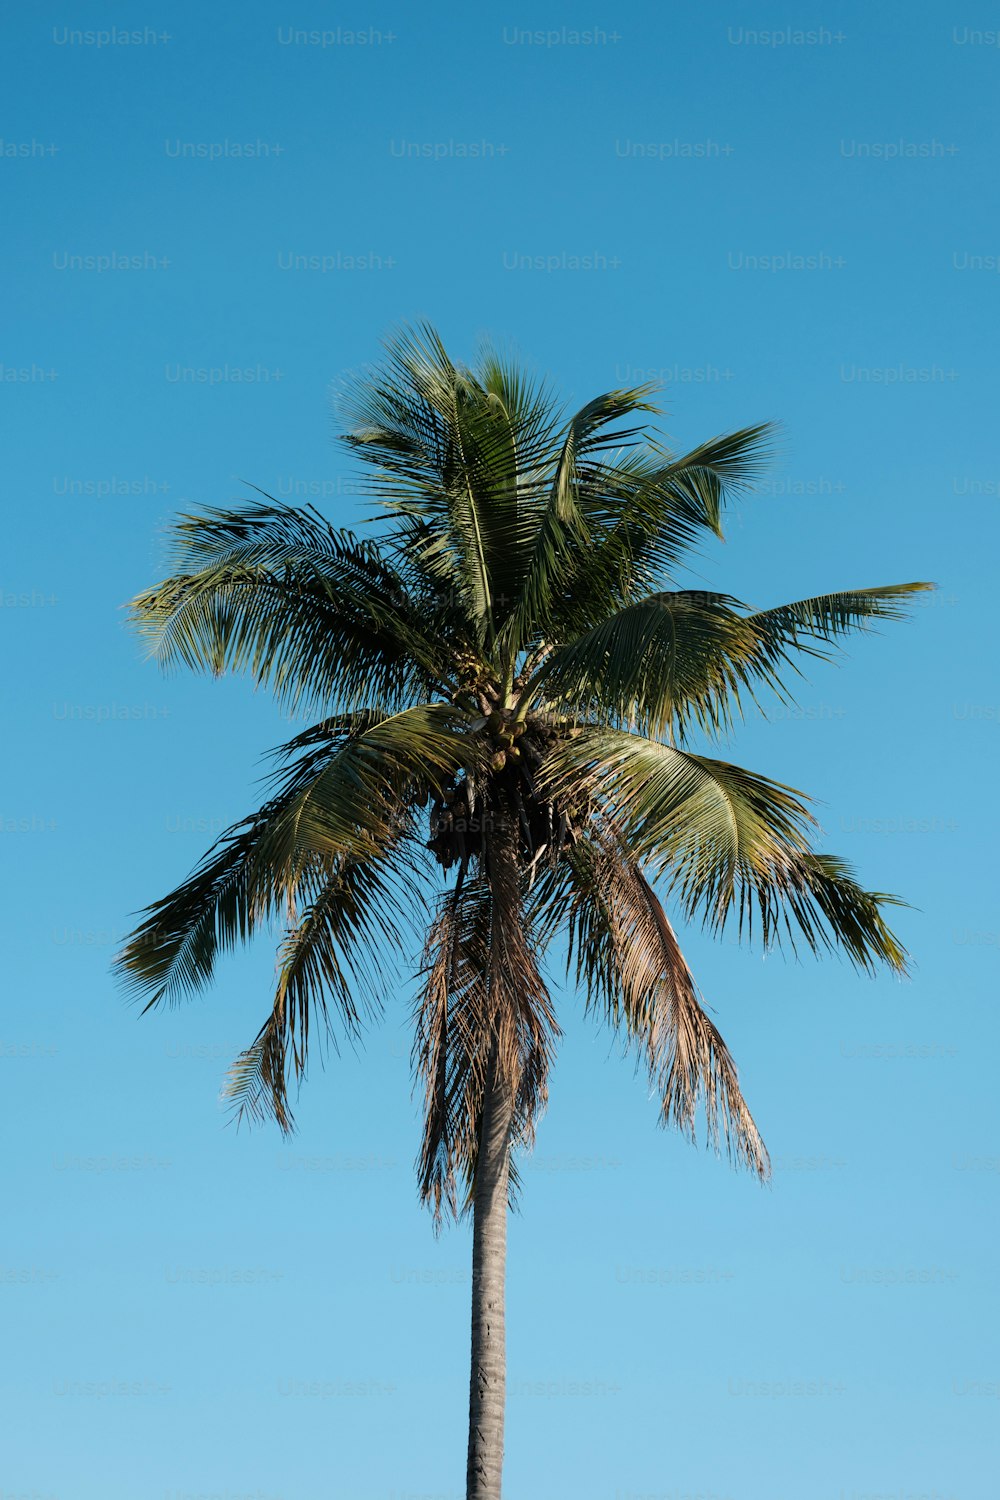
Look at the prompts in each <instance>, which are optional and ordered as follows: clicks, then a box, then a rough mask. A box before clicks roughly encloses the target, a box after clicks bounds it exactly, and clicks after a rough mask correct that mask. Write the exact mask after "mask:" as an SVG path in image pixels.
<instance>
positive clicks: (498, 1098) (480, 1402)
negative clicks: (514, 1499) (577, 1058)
mask: <svg viewBox="0 0 1000 1500" xmlns="http://www.w3.org/2000/svg"><path fill="white" fill-rule="evenodd" d="M510 1126H511V1105H510V1097H509V1093H508V1091H507V1090H506V1088H504V1087H503V1086H501V1085H499V1084H498V1083H497V1081H496V1068H495V1065H491V1067H490V1070H489V1076H488V1079H487V1084H486V1097H485V1099H484V1101H483V1121H482V1136H481V1139H480V1143H479V1157H478V1161H477V1168H476V1186H475V1195H474V1198H473V1209H472V1213H473V1227H472V1378H471V1381H470V1386H469V1462H468V1468H467V1470H466V1481H465V1483H466V1491H465V1493H466V1497H467V1500H500V1483H501V1472H502V1469H503V1424H504V1401H505V1397H506V1387H507V1363H506V1359H507V1356H506V1342H505V1329H504V1282H505V1278H506V1271H507V1179H508V1174H509V1160H510V1158H509V1148H510Z"/></svg>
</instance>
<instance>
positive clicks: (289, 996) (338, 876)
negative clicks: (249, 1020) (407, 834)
mask: <svg viewBox="0 0 1000 1500" xmlns="http://www.w3.org/2000/svg"><path fill="white" fill-rule="evenodd" d="M296 894H297V896H298V898H299V900H302V901H306V902H307V903H308V904H307V905H306V906H305V909H304V910H303V911H302V914H301V916H300V917H299V918H298V920H296V921H295V922H294V925H293V926H291V927H290V928H289V930H288V932H287V933H286V935H285V939H284V942H283V943H282V946H281V949H280V951H279V954H278V984H277V989H276V993H275V998H274V1004H273V1006H272V1009H271V1014H270V1015H269V1016H268V1018H267V1020H266V1021H265V1022H264V1025H263V1026H262V1027H261V1029H260V1031H259V1032H258V1034H257V1037H256V1039H255V1040H254V1042H253V1044H252V1045H251V1046H250V1047H249V1048H248V1049H247V1050H246V1051H245V1052H242V1053H240V1055H239V1057H238V1058H237V1059H236V1061H235V1062H234V1063H233V1065H232V1067H231V1069H230V1071H229V1074H228V1076H227V1079H226V1083H225V1085H224V1087H223V1099H224V1100H225V1101H226V1102H227V1103H228V1104H230V1106H231V1107H232V1108H233V1111H234V1115H235V1119H236V1121H237V1123H239V1122H240V1121H242V1120H258V1121H259V1120H263V1119H265V1118H267V1117H271V1118H273V1119H275V1120H276V1121H277V1123H278V1124H279V1125H280V1126H281V1128H282V1130H283V1131H285V1132H286V1133H288V1132H290V1131H291V1130H292V1129H293V1128H294V1120H293V1116H292V1111H291V1109H290V1107H289V1103H288V1086H287V1073H288V1071H289V1062H291V1065H292V1068H293V1070H294V1073H295V1077H296V1079H297V1080H299V1081H301V1080H302V1078H303V1077H304V1076H305V1071H306V1063H307V1060H308V1055H309V1033H310V1022H311V1019H312V1016H313V1013H314V1012H315V1013H316V1014H317V1016H318V1019H319V1021H320V1022H321V1024H322V1027H323V1035H324V1036H325V1037H327V1038H329V1039H330V1040H331V1041H332V1042H333V1045H334V1047H336V1046H337V1036H336V1029H335V1026H334V1017H333V1016H332V1015H331V1009H332V1010H333V1012H334V1013H335V1015H336V1018H337V1020H338V1021H339V1022H340V1024H341V1025H342V1026H343V1027H344V1030H345V1031H346V1033H347V1034H348V1035H349V1036H351V1037H357V1036H359V1035H360V1033H361V1029H362V1025H363V1021H364V1019H365V1015H367V1017H368V1018H372V1017H377V1016H380V1015H381V1013H382V1004H383V997H384V993H385V991H386V988H387V986H388V984H389V982H390V979H391V972H392V971H391V967H390V964H389V962H388V960H390V959H391V958H392V957H393V956H395V957H396V958H399V957H401V956H402V955H403V954H404V953H405V952H406V943H405V940H404V927H406V928H410V927H412V926H413V924H414V922H415V919H416V917H417V914H419V912H420V909H421V891H420V887H419V885H418V884H417V883H416V882H415V880H414V879H413V870H412V866H411V865H410V864H409V862H408V861H407V860H405V859H401V858H399V855H398V852H397V851H392V853H391V854H390V855H389V856H387V857H381V858H379V857H375V858H372V859H367V860H365V859H359V858H356V857H354V858H347V859H341V860H339V861H338V863H337V866H336V868H335V869H334V871H333V873H332V874H331V873H329V872H328V871H327V870H325V869H324V868H323V867H322V866H317V867H314V868H313V869H312V870H310V871H309V872H308V874H307V875H306V877H305V878H304V879H303V880H302V881H301V882H300V883H299V886H298V888H297V892H296ZM359 1006H360V1007H363V1009H359Z"/></svg>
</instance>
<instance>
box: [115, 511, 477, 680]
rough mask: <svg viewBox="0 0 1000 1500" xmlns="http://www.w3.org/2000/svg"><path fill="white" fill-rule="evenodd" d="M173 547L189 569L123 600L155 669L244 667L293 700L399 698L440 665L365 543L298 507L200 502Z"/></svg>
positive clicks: (436, 645)
mask: <svg viewBox="0 0 1000 1500" xmlns="http://www.w3.org/2000/svg"><path fill="white" fill-rule="evenodd" d="M293 518H294V519H293ZM173 546H174V552H175V561H176V563H177V564H178V565H179V566H180V567H181V568H182V569H185V568H186V569H188V571H180V572H178V573H176V574H174V575H173V576H171V577H169V578H167V579H165V580H164V581H163V582H162V583H160V584H159V585H157V587H156V588H153V589H149V590H147V591H146V592H145V593H143V594H140V595H139V596H138V597H137V598H136V599H134V600H133V601H132V604H131V606H130V608H131V618H132V621H133V623H134V624H135V625H136V627H137V628H138V630H139V632H140V634H142V635H143V636H144V637H145V638H146V640H147V641H148V643H149V646H150V649H151V652H152V654H153V655H155V656H156V658H157V659H158V660H159V661H160V662H161V664H162V665H164V666H171V665H174V664H178V663H179V664H183V665H185V666H187V667H189V668H191V669H193V670H196V671H210V672H213V673H215V674H216V675H219V674H221V673H223V672H225V671H246V672H248V673H249V674H250V675H251V676H252V677H253V678H254V680H255V682H257V683H258V684H260V685H266V686H269V687H271V688H272V689H273V691H274V692H275V694H276V696H277V697H278V699H279V701H281V702H284V703H287V704H289V705H290V706H291V707H293V708H297V707H298V706H299V705H301V704H302V703H303V702H310V703H316V704H319V703H322V704H326V705H332V704H334V703H340V704H341V705H342V706H355V705H358V704H371V703H375V704H379V705H381V706H384V707H387V708H389V707H397V706H399V705H400V704H401V703H404V702H406V701H408V700H409V701H412V700H413V698H414V697H417V696H420V695H424V696H425V695H426V692H427V689H428V686H429V685H431V684H433V685H434V686H437V684H438V682H439V680H440V678H441V676H442V675H443V674H444V673H446V671H447V662H448V655H447V653H446V651H443V650H442V645H441V642H440V641H439V640H435V639H433V638H432V637H429V636H428V635H427V633H426V629H425V626H424V623H423V622H422V621H421V620H420V619H419V617H418V615H417V613H416V611H415V610H414V609H413V608H412V607H411V606H410V605H409V603H408V601H407V597H406V592H405V589H404V586H403V583H402V580H401V579H400V578H399V577H398V576H396V575H395V574H394V573H393V572H392V570H391V569H390V568H389V567H388V565H387V564H385V563H384V562H383V561H381V560H380V559H379V557H378V555H377V552H376V551H375V550H374V549H373V547H372V546H371V544H369V543H365V542H362V541H359V540H358V539H357V538H356V537H354V536H353V535H352V534H351V533H349V532H336V531H334V530H333V528H332V527H328V526H326V525H325V523H322V522H320V521H319V520H317V519H316V518H313V517H311V516H309V514H308V513H305V514H298V513H296V512H294V511H292V512H289V511H287V510H284V509H278V508H276V507H274V506H269V507H265V506H248V507H244V508H243V509H241V510H237V511H221V510H210V511H207V512H206V513H205V514H204V515H203V516H196V517H185V518H182V520H181V521H180V522H179V523H178V524H177V526H176V527H175V531H174V537H173Z"/></svg>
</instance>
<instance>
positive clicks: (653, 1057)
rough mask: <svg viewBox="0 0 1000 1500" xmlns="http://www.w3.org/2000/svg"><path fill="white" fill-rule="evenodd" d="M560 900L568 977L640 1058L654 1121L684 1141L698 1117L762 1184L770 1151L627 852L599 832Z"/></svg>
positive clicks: (583, 844) (571, 871)
mask: <svg viewBox="0 0 1000 1500" xmlns="http://www.w3.org/2000/svg"><path fill="white" fill-rule="evenodd" d="M567 876H568V879H567V881H566V882H565V883H564V885H563V887H562V890H561V892H560V894H559V899H558V901H557V903H556V905H557V916H558V919H559V920H561V921H564V922H565V923H566V924H567V926H568V930H569V957H568V964H569V968H570V971H573V970H575V974H576V980H577V983H578V984H580V985H582V986H583V987H584V990H585V993H586V997H587V1006H588V1009H593V1008H599V1009H600V1010H601V1011H602V1012H603V1014H604V1016H605V1018H606V1020H607V1021H608V1023H609V1024H610V1025H612V1026H613V1027H615V1028H621V1029H622V1030H623V1031H624V1033H625V1036H626V1037H627V1039H628V1041H629V1043H630V1044H632V1045H633V1046H635V1047H636V1048H638V1050H639V1052H640V1054H641V1055H642V1056H643V1057H644V1058H645V1062H646V1066H647V1070H648V1073H649V1078H650V1083H651V1085H652V1087H653V1088H654V1089H655V1090H656V1092H657V1095H658V1098H659V1101H660V1119H661V1123H662V1124H664V1125H672V1126H674V1127H675V1128H676V1129H678V1130H679V1131H680V1132H681V1133H682V1134H683V1135H685V1136H687V1137H688V1138H689V1139H690V1140H692V1141H693V1140H695V1139H696V1135H697V1121H698V1117H699V1112H700V1113H701V1114H702V1115H703V1117H704V1121H705V1129H706V1134H707V1137H708V1140H709V1142H710V1144H712V1145H713V1146H715V1147H716V1149H718V1148H719V1145H720V1141H721V1142H722V1143H724V1145H725V1148H726V1150H727V1152H728V1154H729V1155H730V1157H731V1158H732V1159H733V1160H734V1161H735V1162H737V1163H738V1164H740V1165H743V1166H746V1167H748V1168H749V1169H750V1170H751V1171H752V1172H754V1173H755V1174H756V1175H757V1176H758V1177H760V1178H761V1179H762V1180H766V1178H767V1177H768V1176H769V1173H770V1164H769V1160H768V1154H767V1150H766V1148H765V1146H764V1143H763V1141H762V1140H761V1137H760V1133H759V1131H758V1130H757V1127H756V1125H755V1124H754V1121H753V1117H752V1115H751V1113H750V1110H749V1108H748V1106H747V1103H746V1101H745V1099H744V1097H743V1094H742V1092H741V1090H740V1086H739V1078H738V1075H737V1071H736V1066H735V1064H734V1062H733V1059H732V1057H731V1055H730V1053H729V1050H728V1048H727V1047H726V1044H725V1042H724V1041H723V1040H722V1037H721V1036H720V1035H719V1032H718V1030H717V1028H716V1027H715V1025H714V1023H713V1022H712V1021H711V1019H710V1018H709V1016H708V1015H707V1014H706V1012H705V1010H704V1009H703V1007H702V1005H701V1004H700V1002H699V997H698V992H697V989H696V987H695V983H694V979H693V977H692V975H691V972H690V970H689V968H688V966H687V963H686V961H685V959H684V956H683V954H682V952H681V949H680V945H679V943H678V941H677V937H676V934H675V933H674V930H673V928H672V927H671V925H670V922H669V921H668V919H667V916H666V913H665V912H664V910H663V907H662V906H661V904H660V902H659V900H658V899H657V897H656V894H655V892H654V891H653V889H652V887H651V886H650V884H649V882H648V881H647V880H646V878H645V876H644V875H643V873H642V871H641V869H640V868H639V866H638V865H637V864H636V863H635V861H634V860H633V859H632V858H631V857H630V855H629V852H628V849H627V846H626V845H624V844H623V843H622V842H621V840H620V839H619V838H618V837H617V836H616V835H615V834H614V833H609V832H608V831H607V830H604V831H603V832H602V833H600V834H598V835H596V836H590V837H588V838H586V839H583V840H581V841H580V842H579V843H577V844H575V845H574V847H573V849H572V851H571V853H570V855H569V859H568V863H567Z"/></svg>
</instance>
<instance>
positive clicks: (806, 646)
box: [536, 583, 932, 740]
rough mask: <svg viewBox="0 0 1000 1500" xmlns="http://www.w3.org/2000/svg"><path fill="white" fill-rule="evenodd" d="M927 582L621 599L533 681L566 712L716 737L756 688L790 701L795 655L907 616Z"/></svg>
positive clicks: (817, 653)
mask: <svg viewBox="0 0 1000 1500" xmlns="http://www.w3.org/2000/svg"><path fill="white" fill-rule="evenodd" d="M929 587H932V585H929V584H923V583H911V584H898V585H893V586H891V587H888V588H881V589H863V590H855V591H853V592H851V593H841V594H828V595H824V596H821V597H819V598H815V599H804V600H801V601H799V602H798V603H795V604H786V605H783V606H780V607H778V608H776V609H769V610H761V611H758V612H756V613H749V612H747V609H746V606H745V605H742V604H740V602H739V600H737V599H733V598H732V597H731V596H729V595H728V594H712V593H707V592H704V591H694V590H683V591H674V592H669V593H657V594H652V595H649V596H648V597H647V598H645V599H640V600H638V601H637V602H636V603H635V604H630V605H626V606H625V607H624V608H623V609H620V610H619V611H618V612H617V613H615V614H613V615H611V616H609V617H608V618H607V619H605V620H602V621H601V622H600V623H599V624H597V625H595V626H593V627H592V628H591V629H590V630H588V631H585V632H584V633H583V634H582V635H580V636H578V637H577V638H576V639H575V640H573V641H570V642H569V643H568V644H566V645H565V646H563V647H561V648H560V649H557V650H556V651H555V652H553V653H552V654H551V655H550V656H549V657H548V659H547V660H546V661H545V663H544V665H543V666H542V667H541V668H540V669H539V671H538V673H537V676H536V683H537V685H538V686H539V687H540V688H544V690H545V692H546V694H547V696H549V697H550V698H554V699H555V701H557V702H558V703H559V704H560V705H561V706H562V707H564V708H566V709H568V710H569V711H570V712H573V711H576V712H579V713H583V714H585V715H586V716H588V717H591V718H597V719H610V720H611V721H612V722H614V721H618V722H619V723H622V724H626V725H629V726H634V727H635V728H636V729H638V730H639V731H640V732H641V733H643V734H648V735H654V736H659V735H663V734H669V735H670V736H671V737H676V738H677V739H680V740H683V739H684V738H685V737H686V735H687V734H688V733H689V731H690V729H691V728H692V727H696V728H697V729H699V730H701V731H703V732H707V733H709V734H713V735H715V734H718V733H719V732H721V731H724V730H728V729H729V728H731V727H732V724H733V722H734V720H735V719H736V718H737V717H740V716H741V715H742V712H743V701H742V700H743V696H744V695H746V696H748V697H749V698H750V699H751V701H752V702H753V703H754V705H755V706H756V707H757V708H758V709H759V710H760V711H761V712H764V711H765V710H764V709H763V707H762V705H761V702H760V699H759V697H758V693H759V692H761V691H762V690H765V689H766V690H767V691H768V692H769V693H773V694H774V695H775V696H776V697H777V698H778V699H779V700H780V701H781V702H782V703H791V702H794V698H793V696H792V693H791V690H790V688H789V686H788V684H787V682H786V681H785V680H784V678H785V677H786V676H787V675H789V674H795V675H796V676H801V675H802V673H801V669H800V667H799V666H798V663H797V662H796V660H795V654H794V653H799V654H805V655H808V656H813V657H825V656H826V655H827V654H828V653H827V652H826V651H824V650H823V649H822V647H821V646H819V645H817V644H815V643H816V642H822V643H823V645H837V644H839V638H840V637H841V636H843V635H845V634H847V633H848V632H849V631H852V630H865V629H867V628H870V625H871V622H872V621H873V620H881V619H898V618H901V617H903V616H905V614H906V612H907V606H908V605H909V602H910V596H911V595H913V594H914V593H916V592H919V591H920V590H922V589H925V588H929Z"/></svg>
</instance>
